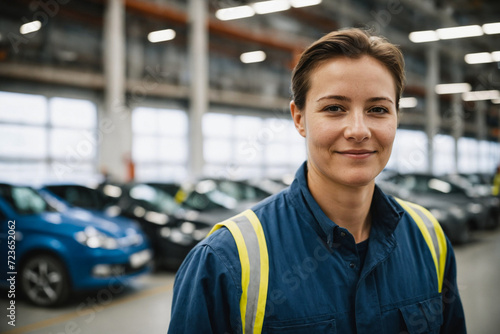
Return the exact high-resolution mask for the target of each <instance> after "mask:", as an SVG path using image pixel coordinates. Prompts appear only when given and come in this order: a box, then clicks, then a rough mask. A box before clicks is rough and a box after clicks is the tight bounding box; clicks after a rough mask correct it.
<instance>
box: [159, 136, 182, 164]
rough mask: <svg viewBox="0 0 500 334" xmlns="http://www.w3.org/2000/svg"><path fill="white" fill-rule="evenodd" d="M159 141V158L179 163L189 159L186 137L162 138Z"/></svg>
mask: <svg viewBox="0 0 500 334" xmlns="http://www.w3.org/2000/svg"><path fill="white" fill-rule="evenodd" d="M159 141H160V143H159V144H160V152H159V155H158V159H159V160H161V161H172V162H179V163H182V162H186V161H187V153H188V152H187V143H186V141H185V140H184V139H178V138H161V139H160V140H159Z"/></svg>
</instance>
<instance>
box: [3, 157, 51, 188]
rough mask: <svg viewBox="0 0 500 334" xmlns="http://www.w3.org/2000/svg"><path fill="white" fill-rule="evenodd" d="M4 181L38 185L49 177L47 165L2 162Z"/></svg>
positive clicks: (40, 163) (41, 163)
mask: <svg viewBox="0 0 500 334" xmlns="http://www.w3.org/2000/svg"><path fill="white" fill-rule="evenodd" d="M0 175H1V176H2V179H5V180H9V181H12V182H21V183H34V184H36V183H38V182H41V181H42V180H44V179H45V178H46V177H47V165H46V164H44V163H43V162H37V163H20V162H14V163H3V162H0Z"/></svg>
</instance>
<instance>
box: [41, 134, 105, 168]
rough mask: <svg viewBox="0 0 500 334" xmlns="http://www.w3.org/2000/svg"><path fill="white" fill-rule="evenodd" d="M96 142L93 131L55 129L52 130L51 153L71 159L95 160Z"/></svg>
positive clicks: (53, 155)
mask: <svg viewBox="0 0 500 334" xmlns="http://www.w3.org/2000/svg"><path fill="white" fill-rule="evenodd" d="M95 142H96V141H95V139H93V133H92V131H84V130H79V131H75V130H66V129H53V130H52V131H51V132H50V155H51V156H52V157H55V158H65V159H66V160H70V161H81V160H86V161H89V160H94V158H95V156H96V144H95Z"/></svg>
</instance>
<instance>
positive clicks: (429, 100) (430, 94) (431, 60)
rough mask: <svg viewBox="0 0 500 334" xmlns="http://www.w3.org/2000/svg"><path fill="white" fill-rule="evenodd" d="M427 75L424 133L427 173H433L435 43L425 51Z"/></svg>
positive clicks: (436, 115)
mask: <svg viewBox="0 0 500 334" xmlns="http://www.w3.org/2000/svg"><path fill="white" fill-rule="evenodd" d="M426 57H427V75H426V81H425V109H426V114H427V115H426V116H427V117H426V124H425V132H426V134H427V163H428V165H427V171H428V172H429V173H433V171H434V136H435V135H436V134H437V133H438V131H439V126H440V114H439V100H438V96H437V94H436V92H435V91H434V89H435V87H436V85H437V84H438V83H439V71H440V68H439V48H438V46H437V45H436V44H435V43H431V44H429V48H428V49H427V54H426Z"/></svg>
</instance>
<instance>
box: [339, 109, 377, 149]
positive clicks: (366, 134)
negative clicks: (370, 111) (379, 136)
mask: <svg viewBox="0 0 500 334" xmlns="http://www.w3.org/2000/svg"><path fill="white" fill-rule="evenodd" d="M346 122H347V124H346V127H345V131H344V137H345V138H346V139H347V140H354V141H356V142H362V141H365V140H367V139H369V138H370V136H371V132H370V129H369V127H368V125H367V124H366V119H365V115H364V114H363V113H361V112H353V113H351V114H350V115H349V117H347V119H346Z"/></svg>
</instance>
